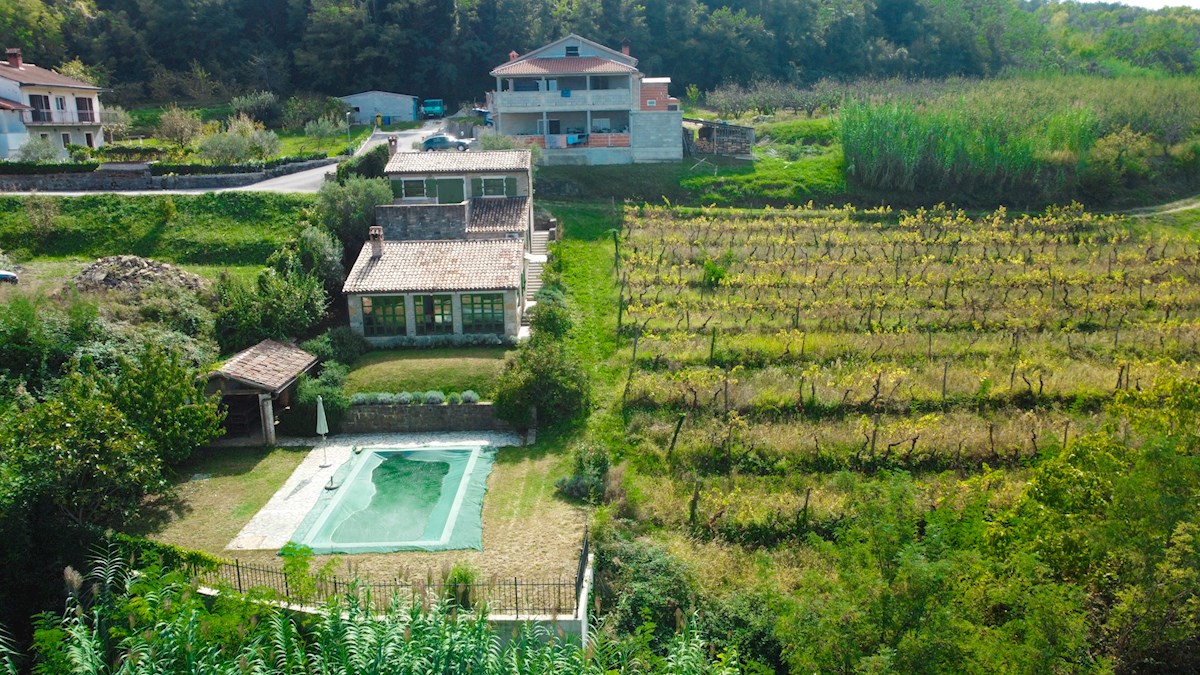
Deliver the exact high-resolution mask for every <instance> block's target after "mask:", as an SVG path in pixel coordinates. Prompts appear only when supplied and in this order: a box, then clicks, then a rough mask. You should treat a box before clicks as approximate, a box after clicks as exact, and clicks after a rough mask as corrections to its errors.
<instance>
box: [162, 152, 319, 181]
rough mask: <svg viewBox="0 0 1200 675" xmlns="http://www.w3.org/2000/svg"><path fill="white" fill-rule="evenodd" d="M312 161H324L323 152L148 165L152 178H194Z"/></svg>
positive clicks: (249, 171)
mask: <svg viewBox="0 0 1200 675" xmlns="http://www.w3.org/2000/svg"><path fill="white" fill-rule="evenodd" d="M314 159H326V155H325V153H323V152H306V153H304V154H300V155H291V156H289V157H280V158H278V159H272V160H269V161H266V162H245V163H243V164H164V163H157V164H151V165H150V173H151V175H154V176H166V175H169V174H174V175H176V176H195V175H211V174H222V173H257V172H259V171H266V170H268V169H274V168H276V167H280V166H284V165H286V164H295V163H297V162H309V161H312V160H314Z"/></svg>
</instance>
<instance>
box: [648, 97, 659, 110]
mask: <svg viewBox="0 0 1200 675" xmlns="http://www.w3.org/2000/svg"><path fill="white" fill-rule="evenodd" d="M646 107H647V108H657V107H658V100H656V99H653V98H648V99H646Z"/></svg>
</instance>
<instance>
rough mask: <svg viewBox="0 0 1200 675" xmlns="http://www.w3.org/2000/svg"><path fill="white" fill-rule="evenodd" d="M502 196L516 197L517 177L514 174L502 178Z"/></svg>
mask: <svg viewBox="0 0 1200 675" xmlns="http://www.w3.org/2000/svg"><path fill="white" fill-rule="evenodd" d="M504 196H505V197H516V196H517V178H516V176H506V177H505V178H504Z"/></svg>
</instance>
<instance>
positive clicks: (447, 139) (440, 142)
mask: <svg viewBox="0 0 1200 675" xmlns="http://www.w3.org/2000/svg"><path fill="white" fill-rule="evenodd" d="M470 145H471V144H470V143H469V142H467V141H464V140H463V139H461V138H455V137H453V136H451V135H449V134H437V135H436V136H430V137H429V138H426V139H425V140H424V141H423V142H422V143H421V150H450V149H451V148H454V149H457V150H460V151H461V150H466V149H467V148H468V147H470Z"/></svg>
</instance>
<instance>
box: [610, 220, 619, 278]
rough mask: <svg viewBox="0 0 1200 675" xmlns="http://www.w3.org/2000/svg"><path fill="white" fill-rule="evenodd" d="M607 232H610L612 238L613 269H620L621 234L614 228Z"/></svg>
mask: <svg viewBox="0 0 1200 675" xmlns="http://www.w3.org/2000/svg"><path fill="white" fill-rule="evenodd" d="M609 232H612V238H613V269H620V268H621V233H620V232H618V231H617V228H615V227H614V228H613V229H611V230H609Z"/></svg>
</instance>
